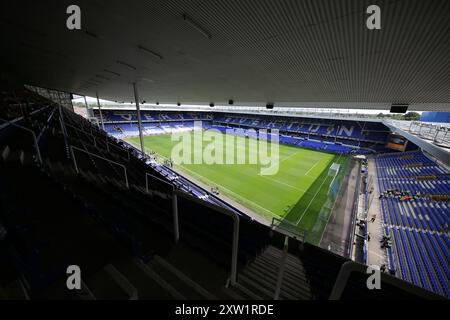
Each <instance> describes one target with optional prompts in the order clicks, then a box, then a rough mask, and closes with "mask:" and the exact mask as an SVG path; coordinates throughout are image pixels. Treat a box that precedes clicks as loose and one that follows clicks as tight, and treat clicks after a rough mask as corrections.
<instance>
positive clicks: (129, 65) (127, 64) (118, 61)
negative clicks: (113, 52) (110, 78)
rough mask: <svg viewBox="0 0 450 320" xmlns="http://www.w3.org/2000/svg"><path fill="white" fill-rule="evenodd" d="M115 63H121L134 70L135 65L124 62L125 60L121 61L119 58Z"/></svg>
mask: <svg viewBox="0 0 450 320" xmlns="http://www.w3.org/2000/svg"><path fill="white" fill-rule="evenodd" d="M116 63H117V64H121V65H123V66H125V67H128V68H130V69H133V70H136V67H135V66H132V65H131V64H129V63H126V62H123V61H121V60H117V61H116Z"/></svg>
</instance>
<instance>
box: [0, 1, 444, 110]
mask: <svg viewBox="0 0 450 320" xmlns="http://www.w3.org/2000/svg"><path fill="white" fill-rule="evenodd" d="M5 2H6V1H3V2H2V4H1V9H2V10H1V11H2V12H1V20H0V23H1V25H0V26H1V28H2V46H3V48H2V52H3V53H4V55H5V57H6V59H2V60H1V63H2V70H6V71H7V72H9V73H11V74H13V75H16V76H17V77H20V78H21V79H22V80H23V81H25V82H29V83H32V84H35V85H39V86H47V87H50V88H56V89H61V90H64V91H69V92H74V93H77V94H86V95H91V96H93V95H95V93H96V92H97V91H98V93H99V95H100V97H102V98H104V99H110V100H120V101H122V100H124V101H131V100H133V90H132V85H131V83H132V82H137V83H138V86H139V91H140V96H142V97H145V100H146V101H160V102H177V101H181V102H183V103H193V102H197V103H198V102H203V103H209V102H211V101H212V102H216V104H219V103H226V102H227V101H228V99H230V98H232V99H233V100H235V103H236V104H254V103H261V104H264V105H265V103H266V102H267V101H271V102H275V104H277V105H279V104H283V103H284V104H286V103H291V105H295V104H296V103H299V104H301V103H302V102H317V103H319V102H323V103H333V102H336V103H337V104H336V105H339V106H340V105H343V106H345V103H350V102H356V103H361V106H362V107H364V106H369V107H373V106H375V107H376V106H377V103H379V105H388V104H389V103H392V102H406V103H410V104H412V105H414V104H420V105H421V106H422V108H429V109H433V108H439V109H442V108H444V109H445V108H449V107H450V104H449V103H450V90H449V89H448V88H449V87H450V85H449V64H450V62H449V57H450V54H449V32H448V25H450V23H449V14H448V12H449V10H450V1H448V0H427V1H425V0H397V1H394V0H391V1H386V0H385V1H382V0H380V1H377V2H376V4H377V5H379V6H380V7H381V12H382V20H381V24H382V30H374V31H369V30H368V29H367V28H366V26H365V25H366V18H367V14H366V13H365V11H366V8H367V6H368V5H370V4H373V3H372V1H366V0H340V1H330V0H303V1H301V0H278V1H273V0H259V1H254V0H239V1H238V0H235V1H231V0H215V1H211V0H204V1H200V0H195V1H183V0H152V1H148V0H147V1H144V0H139V1H138V0H130V1H119V0H115V1H110V0H109V1H100V0H96V1H92V0H89V1H86V0H85V1H77V4H78V5H79V6H80V7H81V12H82V29H83V30H82V31H69V30H67V28H66V27H65V19H66V17H67V15H66V13H65V10H66V7H67V6H68V5H70V4H72V3H73V2H72V1H66V0H49V1H14V2H12V1H10V2H9V3H5ZM183 15H186V16H188V17H189V19H191V20H192V22H191V23H188V22H186V21H185V20H184V19H183ZM202 30H203V32H202ZM205 34H210V35H211V37H210V38H209V37H208V36H205ZM140 47H141V48H142V47H144V48H146V49H147V51H146V50H142V49H140ZM149 51H150V52H155V53H156V55H154V54H151V53H150V52H149ZM130 66H132V67H130ZM368 103H374V104H368ZM351 105H355V106H357V105H358V104H351ZM428 105H429V107H427V106H428ZM436 105H438V106H439V107H436Z"/></svg>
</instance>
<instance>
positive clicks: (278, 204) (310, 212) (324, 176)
mask: <svg viewBox="0 0 450 320" xmlns="http://www.w3.org/2000/svg"><path fill="white" fill-rule="evenodd" d="M190 134H191V135H192V134H193V133H190ZM234 138H235V137H234ZM191 140H193V139H191ZM128 141H129V142H131V143H132V144H134V145H135V146H139V138H138V137H136V138H130V139H128ZM178 143H179V142H177V141H172V140H171V135H158V136H146V137H144V146H145V149H146V151H147V152H150V151H154V152H155V153H156V154H158V155H160V156H162V157H165V158H170V157H171V153H172V150H173V147H174V146H175V145H176V144H178ZM249 143H250V142H249V139H245V146H244V145H237V144H235V146H236V150H237V151H236V154H237V153H238V152H240V153H243V152H245V153H246V156H247V158H246V159H248V157H249V155H250V152H252V151H250V150H249V148H248V145H249ZM207 144H208V143H206V142H204V143H203V150H204V148H205V146H206V145H207ZM191 145H192V146H193V141H191ZM219 153H220V151H219ZM236 154H235V159H236ZM220 156H221V155H220ZM192 159H193V158H192ZM347 160H348V157H345V156H337V155H334V154H330V153H324V152H318V151H313V150H309V149H303V148H297V147H292V146H287V145H281V144H280V145H279V170H278V172H277V173H276V174H275V175H270V176H264V175H260V174H259V173H260V169H261V165H260V164H249V163H248V161H247V163H246V164H204V163H202V164H182V165H179V166H177V168H178V169H180V170H181V171H183V172H184V173H186V175H188V176H191V177H193V178H195V179H196V180H199V181H201V182H202V183H204V184H206V185H208V186H211V187H212V186H217V187H218V188H219V191H220V193H221V194H224V195H226V196H227V197H229V198H232V199H233V200H234V201H236V202H239V203H240V204H242V205H243V206H245V207H247V208H249V209H251V210H252V211H253V212H255V213H257V214H260V215H262V216H264V217H265V218H266V219H267V220H269V221H271V220H272V218H273V217H276V218H277V219H280V220H285V221H289V222H290V223H289V225H295V226H297V227H298V228H299V229H302V230H306V231H307V232H308V236H307V240H308V241H309V242H312V243H316V244H317V243H318V242H319V241H320V238H321V235H322V233H323V230H324V228H325V226H326V223H327V220H328V217H329V215H330V213H331V208H332V206H333V204H334V198H333V196H331V195H330V194H329V192H328V191H329V188H330V183H331V182H332V180H333V177H332V176H329V175H328V169H329V167H330V165H331V164H332V163H333V162H338V163H340V164H341V172H340V174H339V175H338V177H337V179H336V182H337V183H339V182H340V181H341V180H342V178H343V175H344V174H345V172H346V170H347V162H348V161H347ZM192 162H193V161H192ZM263 167H267V165H266V166H263Z"/></svg>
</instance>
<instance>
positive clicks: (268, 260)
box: [228, 245, 313, 300]
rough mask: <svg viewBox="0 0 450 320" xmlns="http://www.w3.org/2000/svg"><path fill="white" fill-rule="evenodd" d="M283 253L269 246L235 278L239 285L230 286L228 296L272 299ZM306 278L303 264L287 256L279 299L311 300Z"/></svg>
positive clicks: (297, 259) (295, 258)
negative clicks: (236, 295)
mask: <svg viewBox="0 0 450 320" xmlns="http://www.w3.org/2000/svg"><path fill="white" fill-rule="evenodd" d="M282 258H283V250H280V249H278V248H276V247H274V246H272V245H269V246H268V247H267V248H266V249H265V250H264V251H263V252H262V253H261V254H260V255H259V256H258V257H257V258H256V259H255V260H254V261H253V262H251V263H250V264H249V265H248V266H246V267H245V268H244V269H243V270H242V271H241V272H240V273H239V275H238V283H237V284H236V286H235V287H232V288H231V287H230V288H228V290H231V291H232V293H230V295H233V294H234V293H235V294H238V295H239V296H242V297H243V298H246V299H256V300H262V299H264V300H266V299H273V298H274V296H275V290H276V285H277V279H278V276H279V272H280V266H281V262H282V261H283V259H282ZM312 297H313V295H312V294H311V290H310V286H309V281H308V277H307V276H306V274H305V271H304V267H303V264H302V261H301V260H300V259H299V258H297V257H295V256H294V255H292V254H289V253H286V260H285V268H284V272H283V277H282V284H281V290H280V294H279V298H278V299H280V300H285V299H288V300H309V299H312Z"/></svg>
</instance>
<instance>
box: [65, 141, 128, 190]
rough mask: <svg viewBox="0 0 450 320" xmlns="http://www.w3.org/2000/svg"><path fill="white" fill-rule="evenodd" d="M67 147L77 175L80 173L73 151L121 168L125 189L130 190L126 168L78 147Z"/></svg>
mask: <svg viewBox="0 0 450 320" xmlns="http://www.w3.org/2000/svg"><path fill="white" fill-rule="evenodd" d="M69 147H70V153H71V154H72V159H73V165H74V166H75V171H76V172H77V173H79V172H80V171H79V169H78V164H77V160H76V158H75V153H74V152H73V150H78V151H81V152H84V153H87V154H89V155H91V156H94V157H97V158H100V159H103V160H106V161H107V162H109V163H113V164H115V165H118V166H120V167H122V168H123V171H124V174H125V185H126V187H127V188H128V189H129V188H130V185H129V184H128V174H127V168H126V167H125V166H124V165H123V164H121V163H117V162H115V161H112V160H110V159H107V158H105V157H102V156H99V155H98V154H95V153H92V152H89V151H86V150H84V149H81V148H78V147H76V146H72V145H70V146H69Z"/></svg>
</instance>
